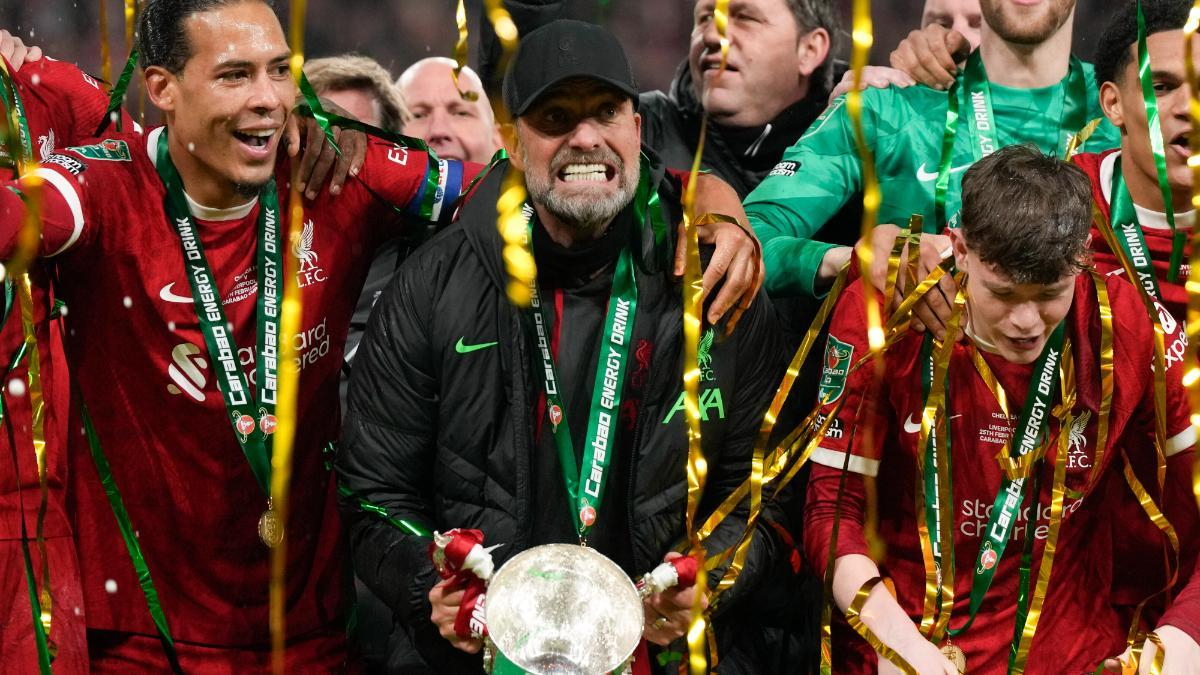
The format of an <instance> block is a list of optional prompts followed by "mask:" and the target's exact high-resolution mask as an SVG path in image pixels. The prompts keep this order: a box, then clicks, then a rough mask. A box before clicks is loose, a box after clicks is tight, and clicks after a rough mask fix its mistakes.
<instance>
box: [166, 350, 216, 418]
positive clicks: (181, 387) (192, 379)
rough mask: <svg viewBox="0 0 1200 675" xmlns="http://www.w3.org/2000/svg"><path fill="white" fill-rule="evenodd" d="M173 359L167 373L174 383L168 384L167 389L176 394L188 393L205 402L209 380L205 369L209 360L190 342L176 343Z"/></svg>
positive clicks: (172, 351)
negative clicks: (205, 392) (207, 381)
mask: <svg viewBox="0 0 1200 675" xmlns="http://www.w3.org/2000/svg"><path fill="white" fill-rule="evenodd" d="M171 361H172V362H173V363H171V365H170V366H168V367H167V375H169V376H170V377H171V382H172V383H173V384H168V385H167V391H168V392H170V393H172V394H175V395H179V394H184V393H186V394H187V395H188V396H190V397H192V398H193V399H195V400H196V401H198V402H201V403H203V402H204V398H205V396H204V385H205V383H206V380H207V378H206V377H205V375H204V369H207V368H208V362H207V361H205V360H204V357H203V356H201V355H200V348H199V347H197V346H196V345H194V344H192V343H190V342H185V343H183V344H181V345H175V349H172V350H171Z"/></svg>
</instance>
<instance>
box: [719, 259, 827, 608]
mask: <svg viewBox="0 0 1200 675" xmlns="http://www.w3.org/2000/svg"><path fill="white" fill-rule="evenodd" d="M848 269H849V266H843V267H842V269H841V270H840V271H839V272H838V276H837V279H836V280H835V281H834V283H833V288H832V289H831V290H830V292H829V295H828V296H826V298H825V300H824V302H822V303H821V307H820V309H819V310H817V315H816V316H815V317H814V318H813V320H812V323H811V324H810V325H809V327H808V331H807V332H806V333H805V334H804V339H803V340H802V341H801V343H800V347H799V349H797V350H796V353H795V354H794V355H793V356H792V361H791V363H789V364H788V367H787V370H786V371H785V372H784V374H783V380H782V381H781V382H780V383H779V387H778V388H777V389H776V390H775V396H774V398H772V399H771V404H770V405H769V406H768V407H767V412H766V414H765V415H763V421H762V424H761V425H759V429H758V436H757V437H756V438H755V439H754V451H753V454H752V459H751V471H750V478H749V480H748V481H747V482H746V483H745V485H746V490H745V491H743V494H744V492H749V494H750V511H749V514H748V515H747V517H746V531H745V533H743V534H742V536H741V538H740V539H739V542H738V544H737V545H736V547H735V553H734V556H733V563H732V564H731V565H730V567H729V569H727V570H726V571H725V575H724V576H723V577H722V579H721V581H720V582H719V583H718V584H717V589H716V592H717V593H720V592H722V591H723V590H724V589H726V588H729V587H730V586H732V585H733V582H734V581H736V580H737V577H738V575H740V574H741V570H742V568H743V567H744V565H745V561H746V555H747V554H748V553H749V550H750V544H751V542H752V541H753V538H754V524H755V522H756V521H757V519H758V515H759V513H760V512H761V509H762V487H763V485H764V484H766V483H767V482H769V480H768V479H767V477H766V476H767V473H768V470H769V467H768V469H764V455H765V454H766V447H767V443H768V441H769V440H770V438H771V433H772V432H773V431H774V430H775V422H776V421H777V419H778V416H779V411H780V410H782V408H783V404H784V403H785V402H786V401H787V398H788V396H789V395H790V394H791V391H792V386H793V385H794V384H795V382H796V377H798V376H799V374H800V368H801V367H802V366H803V365H804V362H805V361H807V360H808V354H809V352H810V351H811V350H812V347H813V345H814V344H815V343H816V341H817V337H818V336H819V335H820V332H821V327H822V326H824V325H825V321H826V319H828V317H829V314H830V313H831V312H832V311H833V307H834V305H835V304H836V302H837V297H838V296H839V295H840V294H841V291H842V288H843V287H844V286H845V285H846V277H847V272H848ZM830 419H832V416H830ZM777 457H778V455H777V454H775V455H773V460H774V459H776V458H777ZM805 459H807V458H805ZM773 465H774V461H772V462H771V463H770V466H773ZM781 468H782V467H780V469H781ZM739 489H740V486H739ZM737 492H738V491H736V490H735V494H736V493H737ZM741 501H742V495H738V496H736V498H734V495H730V497H729V498H727V499H726V500H725V502H723V503H722V504H721V506H720V507H718V508H717V510H716V511H714V512H713V513H712V515H710V516H709V517H708V520H706V521H705V522H704V524H703V525H702V526H701V527H700V529H699V530H698V531H697V534H696V536H697V538H698V539H700V540H701V541H704V540H705V539H707V538H708V536H709V535H710V534H711V533H712V531H713V529H715V528H716V526H717V524H719V523H720V522H721V521H723V520H724V519H725V518H726V517H727V516H728V515H729V514H730V513H731V512H732V511H733V509H734V508H736V506H737V505H738V504H740V503H741ZM723 557H724V556H722V558H723Z"/></svg>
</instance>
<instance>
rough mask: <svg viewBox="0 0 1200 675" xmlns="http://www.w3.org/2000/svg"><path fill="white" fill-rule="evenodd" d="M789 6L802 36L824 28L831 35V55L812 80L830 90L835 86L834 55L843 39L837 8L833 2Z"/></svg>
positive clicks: (791, 0)
mask: <svg viewBox="0 0 1200 675" xmlns="http://www.w3.org/2000/svg"><path fill="white" fill-rule="evenodd" d="M787 6H788V9H790V10H791V11H792V18H794V19H795V20H796V29H797V31H798V32H799V34H800V35H805V34H807V33H811V32H812V31H814V30H816V29H818V28H824V29H825V31H826V32H827V33H829V53H828V54H827V55H826V56H825V60H824V61H822V62H821V65H820V66H818V67H817V69H816V70H814V71H813V74H812V79H813V80H815V81H817V82H819V83H820V84H821V86H823V87H824V88H825V89H826V90H828V89H830V88H831V87H832V86H833V55H834V54H836V53H837V49H838V41H839V39H840V37H841V23H840V21H839V18H838V9H837V7H835V6H834V3H833V2H832V1H831V0H787Z"/></svg>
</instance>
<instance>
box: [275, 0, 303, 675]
mask: <svg viewBox="0 0 1200 675" xmlns="http://www.w3.org/2000/svg"><path fill="white" fill-rule="evenodd" d="M306 9H307V0H292V4H291V26H290V33H291V43H292V44H291V47H292V58H291V60H290V66H291V71H292V79H293V80H294V81H296V82H299V81H300V78H301V77H302V76H303V74H304V18H305V13H306ZM298 169H299V165H298V164H297V165H295V166H294V167H293V171H295V170H298ZM290 193H291V194H290V195H289V198H288V220H287V239H286V241H287V242H288V246H287V250H288V253H287V254H285V257H284V270H283V278H284V284H283V299H282V301H281V303H280V304H281V307H280V311H279V332H280V333H281V334H282V335H285V336H291V335H296V334H298V333H299V332H300V322H301V319H302V318H303V316H304V306H303V297H302V296H301V294H300V286H299V282H298V280H297V278H296V274H295V273H294V271H293V272H291V273H289V272H288V263H289V262H290V263H291V265H292V266H293V270H295V269H298V268H299V264H300V261H299V260H298V259H297V258H296V253H295V251H296V250H298V248H299V247H298V243H299V240H300V228H299V225H300V224H301V223H303V222H304V202H303V201H302V199H301V195H300V190H299V189H298V182H297V181H296V179H295V176H293V177H292V181H291V185H290ZM280 343H281V344H280V346H279V372H278V374H277V384H278V390H277V396H276V405H275V418H276V427H275V440H274V443H273V446H272V450H271V495H270V498H269V500H268V509H271V510H274V511H275V513H276V514H277V515H278V518H279V526H280V527H281V528H283V530H284V532H285V535H284V536H283V537H282V538H281V540H280V541H279V543H278V544H276V545H275V546H272V547H271V585H270V602H271V614H270V628H271V670H272V672H273V673H275V675H284V673H285V672H286V670H287V660H286V651H285V650H286V648H287V548H288V538H287V536H286V532H287V523H288V506H289V505H288V499H289V494H288V491H289V490H290V489H291V482H292V454H293V451H294V442H295V438H296V427H297V424H298V421H297V413H298V407H297V401H298V399H299V393H300V392H299V390H300V369H299V366H298V365H297V354H296V341H295V340H292V339H290V338H289V339H285V340H281V341H280Z"/></svg>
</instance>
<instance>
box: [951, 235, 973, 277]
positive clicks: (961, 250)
mask: <svg viewBox="0 0 1200 675" xmlns="http://www.w3.org/2000/svg"><path fill="white" fill-rule="evenodd" d="M949 233H950V247H951V248H953V249H954V265H955V267H957V268H958V271H959V272H966V273H967V274H970V273H971V270H969V269H968V267H969V266H968V264H967V240H966V237H964V236H963V232H962V228H958V227H956V228H953V229H951V230H949Z"/></svg>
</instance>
